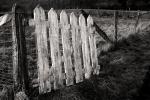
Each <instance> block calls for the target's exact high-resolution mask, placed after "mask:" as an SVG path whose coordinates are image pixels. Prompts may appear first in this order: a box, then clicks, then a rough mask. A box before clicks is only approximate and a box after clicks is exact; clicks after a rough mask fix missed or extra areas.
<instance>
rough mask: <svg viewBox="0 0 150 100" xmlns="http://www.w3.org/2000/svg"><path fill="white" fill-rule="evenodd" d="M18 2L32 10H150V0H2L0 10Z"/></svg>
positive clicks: (4, 9) (7, 8)
mask: <svg viewBox="0 0 150 100" xmlns="http://www.w3.org/2000/svg"><path fill="white" fill-rule="evenodd" d="M15 2H16V3H18V4H20V5H22V6H24V7H25V8H26V9H28V10H31V9H33V8H34V7H35V6H36V5H37V4H40V5H42V6H43V7H45V9H49V8H51V7H53V8H55V9H56V8H57V9H62V8H63V9H64V8H68V9H71V8H72V9H76V8H88V9H96V8H100V9H125V10H127V9H128V10H129V9H131V10H137V9H138V10H149V9H150V8H149V7H150V1H149V0H1V2H0V11H7V10H10V9H11V7H12V5H13V3H15Z"/></svg>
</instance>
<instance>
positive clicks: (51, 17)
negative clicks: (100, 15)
mask: <svg viewBox="0 0 150 100" xmlns="http://www.w3.org/2000/svg"><path fill="white" fill-rule="evenodd" d="M45 16H46V15H45V12H44V10H43V9H42V8H41V7H39V6H38V7H36V8H35V10H34V19H32V20H30V21H29V24H30V25H35V33H36V40H37V51H38V52H37V53H38V72H39V74H38V78H39V92H40V93H45V92H50V91H51V90H52V89H60V88H62V87H64V86H70V85H73V84H75V83H79V82H82V81H83V80H84V79H89V78H90V77H91V75H92V74H98V73H99V70H100V66H99V65H98V59H97V49H96V37H95V28H94V22H93V19H92V17H91V16H89V17H88V18H87V19H85V17H84V16H83V15H82V14H81V15H80V16H79V18H77V17H76V16H75V14H74V13H71V14H70V16H68V15H67V13H66V12H65V11H62V12H61V13H60V18H59V17H58V15H57V13H56V12H55V10H53V9H51V10H50V11H49V12H48V20H46V19H45ZM47 30H49V31H48V33H47ZM47 34H48V35H47ZM48 42H49V43H48ZM48 44H49V47H50V49H49V50H48ZM48 55H50V58H49V56H48ZM48 59H50V61H51V62H52V65H50V64H49V62H48V61H49V60H48Z"/></svg>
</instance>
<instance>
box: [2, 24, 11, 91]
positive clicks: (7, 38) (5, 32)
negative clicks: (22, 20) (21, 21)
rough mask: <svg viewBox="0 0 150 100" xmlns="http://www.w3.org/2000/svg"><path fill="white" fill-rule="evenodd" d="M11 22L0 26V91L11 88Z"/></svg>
mask: <svg viewBox="0 0 150 100" xmlns="http://www.w3.org/2000/svg"><path fill="white" fill-rule="evenodd" d="M11 31H12V26H11V21H9V22H7V23H5V24H4V25H3V26H0V90H1V89H3V87H4V86H13V66H12V53H13V48H12V32H11Z"/></svg>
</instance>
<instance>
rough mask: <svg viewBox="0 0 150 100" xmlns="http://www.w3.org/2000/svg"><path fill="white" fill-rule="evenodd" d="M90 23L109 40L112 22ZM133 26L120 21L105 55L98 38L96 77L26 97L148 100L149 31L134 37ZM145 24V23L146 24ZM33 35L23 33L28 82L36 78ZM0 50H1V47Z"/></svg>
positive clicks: (34, 91) (149, 74)
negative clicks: (115, 41) (115, 39)
mask: <svg viewBox="0 0 150 100" xmlns="http://www.w3.org/2000/svg"><path fill="white" fill-rule="evenodd" d="M94 19H95V20H96V22H97V23H98V25H99V26H100V27H101V28H102V29H103V30H104V31H105V32H106V33H107V35H108V36H109V37H110V38H111V39H113V37H114V35H113V26H112V24H113V20H112V19H107V18H103V19H102V18H98V17H94ZM105 19H106V20H105ZM135 22H136V21H135V20H132V21H131V20H129V19H128V21H122V23H123V24H120V25H119V27H120V28H119V41H118V43H117V45H116V46H112V47H110V48H109V49H108V50H106V51H105V50H104V51H103V52H100V50H101V49H100V48H101V47H100V46H101V43H102V42H101V38H99V37H98V49H97V50H98V52H99V53H98V60H99V65H100V66H101V70H100V74H99V75H98V76H92V77H91V78H90V79H89V80H85V81H84V82H82V83H79V84H76V85H74V86H70V87H65V88H63V89H60V90H56V91H52V92H51V93H47V94H44V95H40V96H39V97H34V98H33V96H37V94H38V93H37V91H38V90H37V89H32V91H29V93H28V95H29V96H30V97H31V96H32V99H31V100H34V99H35V100H37V98H39V100H49V99H51V100H150V97H149V95H148V94H150V92H149V91H150V30H148V29H149V27H148V26H147V27H148V28H147V29H144V30H141V31H139V32H138V33H135V32H134V31H133V29H134V23H135ZM145 22H147V23H148V21H147V20H146V21H145ZM120 23H121V22H120ZM121 25H122V27H121ZM130 28H131V29H130ZM123 29H124V30H123ZM1 33H2V31H1ZM34 35H35V34H34V32H33V28H28V29H27V30H26V40H27V48H28V49H27V54H28V56H27V59H28V63H27V64H28V67H29V76H30V79H31V80H32V79H34V78H37V67H36V48H35V39H34V38H35V37H34ZM6 42H7V41H6ZM106 44H107V43H106ZM5 46H7V45H5ZM9 47H10V46H9ZM29 48H32V49H29ZM1 49H2V50H3V47H1ZM7 49H9V48H7ZM2 50H1V52H2V54H3V51H2ZM5 50H6V48H5ZM3 57H4V56H3ZM1 60H2V61H4V60H3V59H1ZM2 61H1V63H2ZM10 65H11V64H10Z"/></svg>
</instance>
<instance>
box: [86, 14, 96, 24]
mask: <svg viewBox="0 0 150 100" xmlns="http://www.w3.org/2000/svg"><path fill="white" fill-rule="evenodd" d="M93 24H94V21H93V18H92V17H91V16H90V15H89V16H88V18H87V26H88V27H89V26H93Z"/></svg>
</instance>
